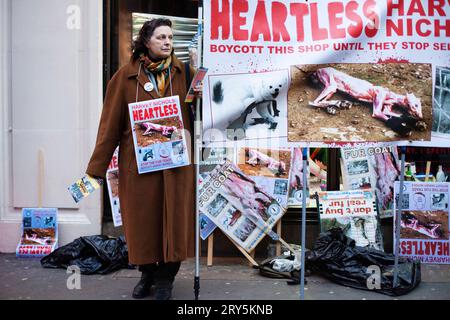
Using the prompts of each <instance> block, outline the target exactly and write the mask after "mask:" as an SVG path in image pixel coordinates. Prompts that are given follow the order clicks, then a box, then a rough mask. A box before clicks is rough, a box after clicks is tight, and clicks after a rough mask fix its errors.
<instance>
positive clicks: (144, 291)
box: [133, 273, 153, 299]
mask: <svg viewBox="0 0 450 320" xmlns="http://www.w3.org/2000/svg"><path fill="white" fill-rule="evenodd" d="M152 285H153V277H152V276H148V275H145V274H144V273H143V274H142V277H141V280H139V282H138V284H137V285H136V286H135V287H134V290H133V298H135V299H142V298H145V297H148V296H149V295H150V289H151V287H152Z"/></svg>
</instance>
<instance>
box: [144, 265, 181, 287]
mask: <svg viewBox="0 0 450 320" xmlns="http://www.w3.org/2000/svg"><path fill="white" fill-rule="evenodd" d="M180 266H181V262H158V263H152V264H144V265H140V266H139V268H138V269H139V271H140V272H142V273H145V274H147V275H148V276H153V280H154V282H155V284H156V285H158V284H171V283H172V282H173V281H174V280H175V276H176V275H177V273H178V270H180Z"/></svg>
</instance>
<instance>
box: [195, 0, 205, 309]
mask: <svg viewBox="0 0 450 320" xmlns="http://www.w3.org/2000/svg"><path fill="white" fill-rule="evenodd" d="M202 33H203V1H202V0H199V1H198V26H197V34H198V42H197V68H200V67H202V37H203V35H202ZM196 102H197V104H196V108H195V126H194V149H195V158H194V162H195V277H194V296H195V300H198V296H199V294H200V221H199V220H200V219H199V205H198V199H199V189H198V187H199V186H198V178H199V174H200V167H199V165H200V148H201V147H202V141H201V139H202V136H201V132H202V131H201V124H202V122H201V111H200V104H201V101H200V99H199V98H198V97H197V99H196Z"/></svg>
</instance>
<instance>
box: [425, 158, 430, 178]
mask: <svg viewBox="0 0 450 320" xmlns="http://www.w3.org/2000/svg"><path fill="white" fill-rule="evenodd" d="M430 169H431V161H427V168H426V169H425V182H428V175H429V174H430Z"/></svg>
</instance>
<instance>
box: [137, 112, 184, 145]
mask: <svg viewBox="0 0 450 320" xmlns="http://www.w3.org/2000/svg"><path fill="white" fill-rule="evenodd" d="M134 128H135V129H136V139H137V144H138V145H139V146H140V147H147V146H150V145H152V144H155V143H162V142H167V141H176V140H181V139H182V129H183V124H182V123H181V121H180V119H179V118H178V117H169V118H163V119H158V120H152V121H146V122H139V123H135V125H134Z"/></svg>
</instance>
